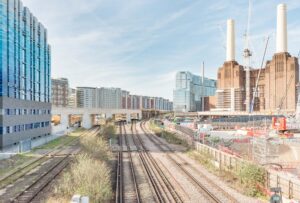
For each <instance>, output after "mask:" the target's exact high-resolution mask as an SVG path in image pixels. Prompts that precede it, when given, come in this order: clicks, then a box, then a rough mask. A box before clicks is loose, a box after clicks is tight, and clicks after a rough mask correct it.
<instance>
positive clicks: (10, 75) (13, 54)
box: [0, 0, 51, 102]
mask: <svg viewBox="0 0 300 203" xmlns="http://www.w3.org/2000/svg"><path fill="white" fill-rule="evenodd" d="M0 52H1V54H0V56H1V71H0V73H1V77H0V78H1V81H0V96H7V97H9V98H15V99H22V100H29V101H38V102H50V65H51V64H50V58H51V55H50V46H49V45H48V43H47V30H46V29H45V28H44V26H43V25H42V24H41V23H39V22H38V20H37V19H36V18H35V17H34V16H33V15H32V14H31V13H30V11H29V9H28V8H26V7H23V5H22V2H21V1H19V0H0Z"/></svg>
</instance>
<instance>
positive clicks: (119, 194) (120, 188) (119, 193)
mask: <svg viewBox="0 0 300 203" xmlns="http://www.w3.org/2000/svg"><path fill="white" fill-rule="evenodd" d="M119 145H120V150H119V152H118V163H117V182H116V198H115V199H116V203H122V202H124V185H123V138H122V126H121V123H120V125H119Z"/></svg>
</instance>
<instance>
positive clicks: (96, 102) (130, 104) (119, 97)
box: [69, 87, 173, 111]
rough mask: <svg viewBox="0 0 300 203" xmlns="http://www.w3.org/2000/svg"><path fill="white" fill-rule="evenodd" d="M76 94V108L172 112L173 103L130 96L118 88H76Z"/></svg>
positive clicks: (159, 99)
mask: <svg viewBox="0 0 300 203" xmlns="http://www.w3.org/2000/svg"><path fill="white" fill-rule="evenodd" d="M76 92H77V94H76V97H77V107H78V108H102V109H141V110H160V111H172V110H173V103H172V102H171V101H169V100H167V99H164V98H161V97H148V96H139V95H130V93H129V92H128V91H126V90H122V89H120V88H106V87H101V88H94V87H78V88H77V91H76ZM69 101H70V100H69Z"/></svg>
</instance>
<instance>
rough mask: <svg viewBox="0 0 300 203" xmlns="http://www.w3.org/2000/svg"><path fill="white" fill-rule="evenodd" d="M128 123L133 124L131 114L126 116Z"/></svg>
mask: <svg viewBox="0 0 300 203" xmlns="http://www.w3.org/2000/svg"><path fill="white" fill-rule="evenodd" d="M126 121H127V122H131V116H130V113H127V114H126Z"/></svg>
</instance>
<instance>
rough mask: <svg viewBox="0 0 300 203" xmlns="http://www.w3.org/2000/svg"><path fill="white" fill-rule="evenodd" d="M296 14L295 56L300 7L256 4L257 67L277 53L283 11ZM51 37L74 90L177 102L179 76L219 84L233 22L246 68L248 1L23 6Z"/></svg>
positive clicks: (57, 0)
mask: <svg viewBox="0 0 300 203" xmlns="http://www.w3.org/2000/svg"><path fill="white" fill-rule="evenodd" d="M279 3H286V4H287V7H288V37H289V39H288V50H289V52H290V53H291V54H292V55H293V56H298V53H299V50H300V1H298V0H286V1H284V2H282V1H278V0H252V3H251V5H252V9H251V13H252V14H251V18H250V19H251V20H250V31H249V33H250V49H251V50H252V51H253V57H252V62H251V64H252V66H253V67H255V68H258V67H260V64H261V61H262V55H263V50H264V48H265V44H266V39H267V36H270V41H269V46H268V48H267V56H266V59H268V60H269V59H271V58H272V56H273V54H274V53H275V49H276V46H275V42H276V38H275V37H276V35H275V34H276V33H275V30H276V6H277V4H279ZM23 4H24V5H25V6H27V7H28V8H29V9H30V10H31V11H32V13H33V14H34V15H35V16H36V17H37V18H38V19H39V21H40V22H41V23H42V24H44V26H45V27H46V28H47V29H48V39H49V43H50V45H51V49H52V77H54V78H56V77H66V78H68V79H69V82H70V86H71V87H77V86H91V87H121V88H122V89H125V90H128V91H130V93H131V94H140V95H148V96H161V97H165V98H168V99H171V100H172V99H173V89H174V87H175V74H176V72H177V71H191V72H192V73H194V74H198V75H200V73H201V67H202V62H203V61H204V64H205V76H207V77H209V78H213V79H216V76H217V70H218V68H219V67H221V66H222V65H223V63H224V61H225V57H226V52H225V45H226V41H225V40H226V36H225V33H226V20H227V19H228V18H232V19H234V20H235V26H236V60H237V61H238V62H239V63H240V64H243V58H242V54H243V49H244V44H245V40H244V37H243V36H244V33H245V30H246V27H247V21H248V4H249V3H248V0H239V1H237V0H216V1H208V0H198V1H196V0H194V1H192V0H184V1H183V0H163V1H162V0H88V1H87V0H48V1H45V0H23Z"/></svg>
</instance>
